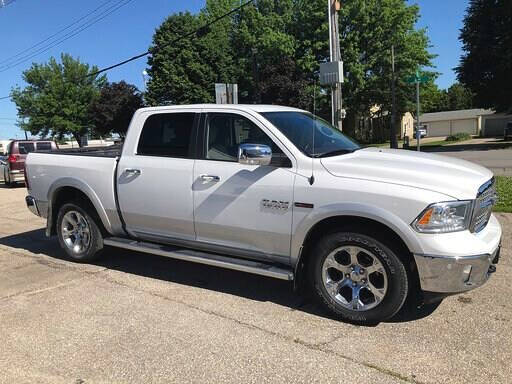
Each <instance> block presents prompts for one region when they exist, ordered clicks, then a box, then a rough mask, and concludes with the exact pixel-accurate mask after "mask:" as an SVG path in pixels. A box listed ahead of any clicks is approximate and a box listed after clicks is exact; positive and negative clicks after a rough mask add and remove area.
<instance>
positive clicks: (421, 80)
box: [405, 71, 430, 84]
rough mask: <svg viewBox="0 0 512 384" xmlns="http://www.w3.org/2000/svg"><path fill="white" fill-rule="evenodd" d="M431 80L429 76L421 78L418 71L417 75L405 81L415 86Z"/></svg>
mask: <svg viewBox="0 0 512 384" xmlns="http://www.w3.org/2000/svg"><path fill="white" fill-rule="evenodd" d="M429 80H430V77H429V76H427V75H423V76H421V75H420V73H419V71H416V74H414V75H412V76H409V77H408V78H406V79H405V81H407V83H409V84H415V83H420V84H424V83H427V82H428V81H429Z"/></svg>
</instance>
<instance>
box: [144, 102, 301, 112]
mask: <svg viewBox="0 0 512 384" xmlns="http://www.w3.org/2000/svg"><path fill="white" fill-rule="evenodd" d="M187 108H190V109H219V110H224V109H231V110H239V111H251V112H287V111H289V112H306V111H304V110H302V109H298V108H293V107H285V106H282V105H271V104H187V105H165V106H158V107H146V108H140V109H139V110H138V112H156V111H168V110H173V109H180V110H183V109H187Z"/></svg>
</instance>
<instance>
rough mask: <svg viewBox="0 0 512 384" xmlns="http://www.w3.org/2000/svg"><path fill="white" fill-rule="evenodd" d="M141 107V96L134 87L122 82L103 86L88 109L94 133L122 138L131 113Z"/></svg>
mask: <svg viewBox="0 0 512 384" xmlns="http://www.w3.org/2000/svg"><path fill="white" fill-rule="evenodd" d="M142 106H143V100H142V95H141V94H140V92H139V90H138V89H137V87H135V86H134V85H132V84H128V83H126V82H124V81H120V82H118V83H107V84H105V85H104V86H103V87H102V88H101V93H100V96H99V97H98V98H97V99H95V100H94V101H93V102H92V104H91V105H90V107H89V113H90V120H91V121H92V123H93V125H94V133H95V134H96V135H100V136H106V135H109V134H111V133H117V134H119V135H121V136H123V137H124V136H125V134H126V131H127V129H128V125H129V124H130V120H131V118H132V116H133V113H134V112H135V111H136V110H137V109H139V108H141V107H142Z"/></svg>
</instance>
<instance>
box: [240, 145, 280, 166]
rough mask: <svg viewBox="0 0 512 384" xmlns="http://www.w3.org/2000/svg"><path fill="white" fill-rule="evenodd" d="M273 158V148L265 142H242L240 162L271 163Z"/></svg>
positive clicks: (252, 163) (249, 163)
mask: <svg viewBox="0 0 512 384" xmlns="http://www.w3.org/2000/svg"><path fill="white" fill-rule="evenodd" d="M271 160H272V149H270V147H269V146H268V145H263V144H240V146H239V147H238V162H239V163H240V164H247V165H269V164H270V161H271Z"/></svg>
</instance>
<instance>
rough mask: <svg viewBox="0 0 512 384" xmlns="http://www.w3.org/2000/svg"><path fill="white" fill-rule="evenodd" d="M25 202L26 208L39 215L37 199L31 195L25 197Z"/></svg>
mask: <svg viewBox="0 0 512 384" xmlns="http://www.w3.org/2000/svg"><path fill="white" fill-rule="evenodd" d="M25 203H26V204H27V208H28V209H29V211H30V212H32V213H33V214H34V215H36V216H41V213H40V212H39V208H38V207H37V201H36V199H34V198H33V197H32V196H26V197H25Z"/></svg>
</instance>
